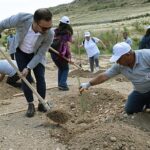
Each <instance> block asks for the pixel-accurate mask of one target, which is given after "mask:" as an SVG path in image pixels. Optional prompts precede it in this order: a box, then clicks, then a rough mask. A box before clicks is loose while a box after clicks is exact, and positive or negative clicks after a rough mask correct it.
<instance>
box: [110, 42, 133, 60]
mask: <svg viewBox="0 0 150 150" xmlns="http://www.w3.org/2000/svg"><path fill="white" fill-rule="evenodd" d="M130 50H131V46H130V45H129V44H127V43H126V42H121V43H117V44H115V45H114V46H113V55H112V56H111V58H110V62H116V61H117V60H118V59H119V58H120V57H121V56H122V55H124V54H126V53H128V52H130Z"/></svg>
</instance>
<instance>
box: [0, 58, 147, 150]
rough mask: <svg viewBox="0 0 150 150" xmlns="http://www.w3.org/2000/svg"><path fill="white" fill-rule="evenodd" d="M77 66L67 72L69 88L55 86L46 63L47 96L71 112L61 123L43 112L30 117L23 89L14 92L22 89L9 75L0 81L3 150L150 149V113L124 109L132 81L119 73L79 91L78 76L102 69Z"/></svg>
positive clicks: (52, 68) (105, 62)
mask: <svg viewBox="0 0 150 150" xmlns="http://www.w3.org/2000/svg"><path fill="white" fill-rule="evenodd" d="M108 64H109V63H108V59H106V58H105V57H104V58H101V59H100V65H101V69H102V70H105V69H106V68H108ZM109 65H110V64H109ZM74 69H75V68H72V67H71V70H73V71H71V72H70V75H69V78H68V83H69V88H70V90H69V91H67V92H63V91H59V90H58V89H57V70H56V68H55V66H54V65H53V63H51V62H49V63H48V64H47V67H46V81H47V87H48V89H47V96H46V99H47V100H51V102H52V103H53V109H63V110H64V111H66V112H67V113H69V114H70V118H69V121H68V122H67V123H66V124H63V125H58V124H56V123H54V122H53V121H51V120H49V119H47V118H46V116H45V114H43V113H39V112H36V115H35V117H33V118H26V117H25V111H26V109H27V104H26V101H25V99H24V97H23V96H22V95H20V96H15V94H17V93H21V90H19V89H15V88H12V87H11V86H9V85H7V84H6V83H5V81H3V82H1V83H0V90H1V92H0V133H1V134H0V150H149V149H150V128H149V127H150V114H149V113H139V114H134V115H132V116H127V115H126V114H125V112H124V104H125V101H126V98H127V95H128V94H129V93H130V91H131V90H132V85H131V83H130V82H129V81H128V80H127V79H126V78H124V77H123V76H117V77H115V78H114V79H111V80H109V81H108V82H106V83H103V84H101V85H97V86H95V87H91V88H90V89H89V90H88V91H87V92H85V93H83V94H82V95H80V94H79V91H78V87H79V82H86V81H88V80H89V79H90V78H91V77H94V76H95V75H96V74H98V73H96V74H91V73H90V72H88V71H85V72H81V71H79V70H74ZM100 72H101V70H100ZM37 104H38V102H37V98H36V96H35V105H36V106H37Z"/></svg>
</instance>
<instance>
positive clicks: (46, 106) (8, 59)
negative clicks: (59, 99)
mask: <svg viewBox="0 0 150 150" xmlns="http://www.w3.org/2000/svg"><path fill="white" fill-rule="evenodd" d="M0 52H1V54H2V55H3V56H4V57H5V58H6V59H7V61H8V62H9V63H10V65H11V66H12V67H13V68H14V69H15V70H16V72H17V73H18V75H19V77H20V78H21V79H22V80H23V81H24V82H25V83H26V84H27V86H28V87H29V88H30V89H31V90H32V92H33V93H34V94H35V95H36V96H37V98H38V100H39V101H40V102H41V103H42V104H43V106H44V107H45V108H46V109H47V110H50V107H49V105H48V104H47V102H46V101H45V100H44V99H43V98H42V97H41V96H40V95H39V93H38V92H37V91H36V90H35V88H34V87H33V86H32V85H31V84H30V83H29V81H28V80H27V79H26V78H25V77H24V76H22V74H21V72H20V71H19V70H18V68H17V67H16V66H15V65H14V63H13V62H12V61H11V60H10V58H9V57H8V56H7V55H6V54H5V53H4V52H3V51H2V50H1V49H0Z"/></svg>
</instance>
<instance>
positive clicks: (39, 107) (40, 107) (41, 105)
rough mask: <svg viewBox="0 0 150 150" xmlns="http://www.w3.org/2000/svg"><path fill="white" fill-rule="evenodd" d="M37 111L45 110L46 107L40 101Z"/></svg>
mask: <svg viewBox="0 0 150 150" xmlns="http://www.w3.org/2000/svg"><path fill="white" fill-rule="evenodd" d="M38 111H40V112H47V110H46V108H45V107H44V106H43V104H41V103H39V104H38Z"/></svg>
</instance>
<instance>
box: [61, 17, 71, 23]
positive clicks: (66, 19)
mask: <svg viewBox="0 0 150 150" xmlns="http://www.w3.org/2000/svg"><path fill="white" fill-rule="evenodd" d="M59 21H60V22H62V23H65V24H70V19H69V17H67V16H63V17H62V18H61V19H60V20H59Z"/></svg>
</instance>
